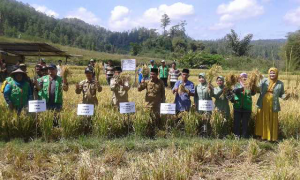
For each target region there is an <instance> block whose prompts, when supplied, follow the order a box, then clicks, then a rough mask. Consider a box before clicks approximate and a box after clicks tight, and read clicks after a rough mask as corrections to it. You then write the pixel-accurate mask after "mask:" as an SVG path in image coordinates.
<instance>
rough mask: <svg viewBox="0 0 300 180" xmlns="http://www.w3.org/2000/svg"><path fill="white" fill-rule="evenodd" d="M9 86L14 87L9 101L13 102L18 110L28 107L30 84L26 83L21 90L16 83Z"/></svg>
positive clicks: (13, 82)
mask: <svg viewBox="0 0 300 180" xmlns="http://www.w3.org/2000/svg"><path fill="white" fill-rule="evenodd" d="M9 84H10V85H11V86H12V90H11V93H10V96H9V100H10V101H11V102H12V104H13V106H14V107H16V108H17V109H21V108H23V107H24V106H26V105H27V104H28V96H29V93H28V92H29V88H30V87H29V83H28V82H24V84H23V86H22V87H21V88H20V87H18V86H17V85H16V83H15V81H10V82H9Z"/></svg>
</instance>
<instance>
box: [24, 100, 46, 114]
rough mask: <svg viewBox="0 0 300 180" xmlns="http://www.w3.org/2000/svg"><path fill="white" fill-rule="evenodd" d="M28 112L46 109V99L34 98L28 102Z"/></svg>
mask: <svg viewBox="0 0 300 180" xmlns="http://www.w3.org/2000/svg"><path fill="white" fill-rule="evenodd" d="M28 106H29V112H35V113H37V112H44V111H46V101H45V100H34V101H29V102H28Z"/></svg>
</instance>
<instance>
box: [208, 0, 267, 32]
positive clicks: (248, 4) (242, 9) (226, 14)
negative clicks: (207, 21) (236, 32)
mask: <svg viewBox="0 0 300 180" xmlns="http://www.w3.org/2000/svg"><path fill="white" fill-rule="evenodd" d="M263 13H264V7H263V6H261V5H259V4H258V2H257V0H232V1H231V2H229V3H228V4H221V5H219V6H218V9H217V14H218V15H220V16H221V17H220V20H219V22H218V23H217V24H215V25H213V26H212V27H211V29H215V30H221V29H228V28H230V27H232V26H233V25H234V23H235V22H237V21H240V20H242V19H248V18H252V17H256V16H259V15H262V14H263ZM217 27H218V28H217ZM222 27H223V28H222Z"/></svg>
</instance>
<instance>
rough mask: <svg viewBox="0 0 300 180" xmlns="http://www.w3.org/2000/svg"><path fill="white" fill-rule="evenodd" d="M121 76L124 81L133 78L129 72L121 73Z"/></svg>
mask: <svg viewBox="0 0 300 180" xmlns="http://www.w3.org/2000/svg"><path fill="white" fill-rule="evenodd" d="M120 78H121V80H122V81H123V83H124V82H126V81H127V82H128V83H129V82H130V80H131V77H130V74H129V73H128V72H123V73H121V75H120Z"/></svg>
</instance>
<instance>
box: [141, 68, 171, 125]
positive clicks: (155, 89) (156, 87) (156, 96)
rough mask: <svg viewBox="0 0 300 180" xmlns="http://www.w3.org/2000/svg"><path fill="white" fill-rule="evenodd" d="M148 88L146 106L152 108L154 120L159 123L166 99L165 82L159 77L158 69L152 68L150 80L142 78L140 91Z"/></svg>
mask: <svg viewBox="0 0 300 180" xmlns="http://www.w3.org/2000/svg"><path fill="white" fill-rule="evenodd" d="M144 89H146V97H145V101H146V108H147V109H149V110H150V112H151V113H152V115H154V117H152V118H153V119H154V122H156V124H157V125H158V124H159V120H160V104H161V103H164V102H165V100H166V96H165V86H164V82H163V81H162V80H160V79H158V69H157V68H152V69H151V72H150V80H149V81H145V80H144V79H143V80H142V83H141V84H140V85H139V86H138V91H142V90H144Z"/></svg>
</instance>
